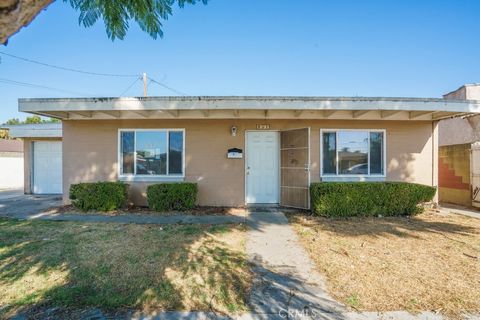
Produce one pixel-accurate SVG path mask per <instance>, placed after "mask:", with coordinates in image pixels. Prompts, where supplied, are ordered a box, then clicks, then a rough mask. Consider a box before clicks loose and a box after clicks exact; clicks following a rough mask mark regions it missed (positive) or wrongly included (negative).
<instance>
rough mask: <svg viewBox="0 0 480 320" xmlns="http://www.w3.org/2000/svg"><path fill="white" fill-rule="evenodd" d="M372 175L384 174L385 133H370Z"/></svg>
mask: <svg viewBox="0 0 480 320" xmlns="http://www.w3.org/2000/svg"><path fill="white" fill-rule="evenodd" d="M370 174H383V132H370Z"/></svg>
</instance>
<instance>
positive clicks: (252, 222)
mask: <svg viewBox="0 0 480 320" xmlns="http://www.w3.org/2000/svg"><path fill="white" fill-rule="evenodd" d="M247 224H248V226H249V227H250V229H249V231H248V233H247V245H246V247H247V248H246V249H247V255H248V258H249V260H250V262H251V263H252V264H253V271H254V273H255V277H254V281H253V286H252V292H251V297H250V306H251V310H252V313H253V314H254V315H256V317H255V318H257V319H285V318H295V316H292V315H290V316H288V312H293V313H296V314H297V313H301V314H304V315H306V316H307V317H308V318H320V319H345V316H344V314H345V313H346V309H345V307H344V306H343V305H341V304H340V303H338V302H336V301H335V300H333V299H332V298H331V297H330V296H329V295H328V294H327V293H326V291H325V285H324V280H323V279H322V277H321V276H320V274H319V273H318V272H317V271H316V270H315V268H314V266H313V264H312V262H311V260H310V258H309V257H308V255H307V252H306V251H305V250H304V249H303V247H302V246H301V244H300V243H299V241H298V238H297V235H296V234H295V232H294V231H293V230H292V228H291V227H290V226H289V224H288V220H287V218H286V217H285V215H284V214H283V213H282V212H251V213H250V215H249V217H248V219H247Z"/></svg>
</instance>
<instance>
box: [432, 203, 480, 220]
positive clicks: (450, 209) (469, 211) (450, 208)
mask: <svg viewBox="0 0 480 320" xmlns="http://www.w3.org/2000/svg"><path fill="white" fill-rule="evenodd" d="M439 210H440V213H455V214H461V215H464V216H469V217H472V218H476V219H480V211H477V210H475V209H473V208H466V207H462V206H458V205H454V204H449V203H441V204H440V206H439Z"/></svg>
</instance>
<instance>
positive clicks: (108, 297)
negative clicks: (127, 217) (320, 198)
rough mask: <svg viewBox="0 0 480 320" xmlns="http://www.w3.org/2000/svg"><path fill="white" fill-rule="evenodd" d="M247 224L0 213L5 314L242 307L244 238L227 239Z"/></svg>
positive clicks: (0, 287) (246, 274)
mask: <svg viewBox="0 0 480 320" xmlns="http://www.w3.org/2000/svg"><path fill="white" fill-rule="evenodd" d="M242 230H243V227H242V226H238V225H237V226H222V225H221V226H208V225H206V226H205V225H184V226H179V225H170V226H157V225H155V226H150V225H148V226H145V225H119V224H88V223H72V222H42V221H17V220H8V219H0V291H2V292H3V294H2V295H3V297H0V317H8V316H14V315H19V314H20V315H25V316H27V317H30V316H32V317H33V315H35V314H43V313H42V312H43V311H42V310H45V309H49V310H51V308H52V307H60V308H59V309H58V310H57V311H52V312H56V314H54V315H53V317H67V316H65V312H67V311H65V310H67V309H82V308H99V309H101V310H104V311H105V312H107V313H108V312H114V313H118V312H119V310H125V311H124V312H125V313H126V312H131V311H132V310H138V311H140V312H151V311H158V310H204V311H214V312H219V313H235V312H239V311H244V310H245V308H246V300H247V296H248V291H249V288H250V270H249V266H248V264H247V262H246V257H245V254H244V252H243V251H242V250H241V249H239V248H240V246H239V243H240V241H243V240H242V239H240V238H238V239H237V240H238V241H239V242H236V243H233V244H231V245H230V244H227V243H225V242H224V240H225V239H224V238H228V237H229V236H230V235H231V234H232V232H233V233H234V234H235V232H236V237H240V236H239V235H241V232H242ZM224 236H225V237H224ZM233 238H235V235H234V237H233ZM228 241H230V240H228ZM122 312H123V311H122ZM2 313H3V315H2ZM46 317H47V316H46ZM48 317H52V315H51V314H49V315H48ZM72 317H73V318H75V316H72Z"/></svg>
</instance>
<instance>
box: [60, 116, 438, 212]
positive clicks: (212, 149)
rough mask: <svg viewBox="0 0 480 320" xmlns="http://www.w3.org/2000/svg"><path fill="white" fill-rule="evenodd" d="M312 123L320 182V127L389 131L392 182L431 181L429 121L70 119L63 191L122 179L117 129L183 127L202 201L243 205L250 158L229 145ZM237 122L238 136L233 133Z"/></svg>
mask: <svg viewBox="0 0 480 320" xmlns="http://www.w3.org/2000/svg"><path fill="white" fill-rule="evenodd" d="M257 124H269V125H270V129H271V130H282V129H293V128H302V127H310V128H311V136H310V145H311V149H310V159H311V169H312V170H311V181H312V182H315V181H319V180H320V172H319V159H320V144H319V143H320V129H321V128H323V129H326V128H331V129H386V139H387V150H386V151H387V166H386V170H387V180H391V181H407V182H417V183H422V184H427V185H433V184H435V183H436V180H435V179H434V174H435V170H436V169H434V168H433V163H434V159H433V158H434V154H435V152H434V144H433V138H432V130H433V128H434V127H433V126H432V123H431V122H428V121H360V120H359V121H351V120H344V121H341V120H242V119H238V120H208V119H205V120H204V119H201V120H200V119H199V120H67V121H64V122H63V190H64V201H65V202H68V190H69V188H70V184H72V183H79V182H87V181H101V180H109V181H115V180H116V179H117V177H118V167H117V157H118V129H120V128H184V129H185V153H186V154H185V162H186V163H185V168H186V169H185V171H186V172H185V175H186V179H185V180H186V181H191V182H197V183H198V184H199V199H198V202H199V204H200V205H213V206H220V205H224V206H241V205H244V202H245V174H244V173H245V163H244V161H245V158H244V159H227V158H226V153H227V149H228V148H233V147H238V148H241V149H243V150H244V152H245V130H255V129H256V125H257ZM232 126H236V127H237V129H238V131H237V135H236V136H235V137H233V136H232V135H231V134H230V128H231V127H232ZM129 184H130V186H131V187H130V192H131V199H132V200H133V202H134V203H136V204H139V205H145V204H146V199H145V193H146V186H147V183H140V182H129Z"/></svg>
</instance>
